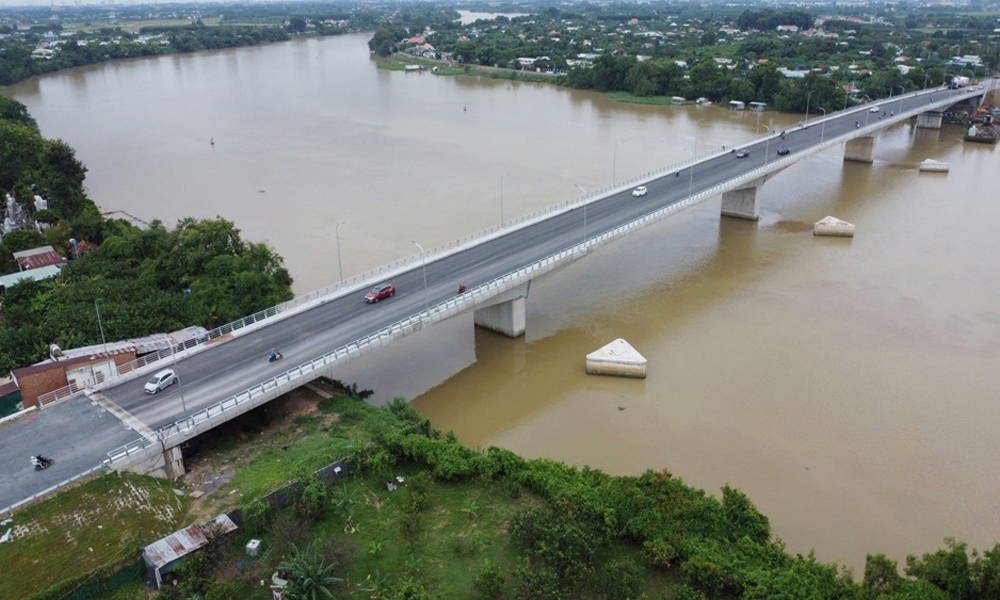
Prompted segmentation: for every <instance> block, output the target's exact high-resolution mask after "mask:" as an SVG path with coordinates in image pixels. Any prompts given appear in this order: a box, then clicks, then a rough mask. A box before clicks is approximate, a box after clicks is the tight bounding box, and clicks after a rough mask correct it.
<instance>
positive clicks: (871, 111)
mask: <svg viewBox="0 0 1000 600" xmlns="http://www.w3.org/2000/svg"><path fill="white" fill-rule="evenodd" d="M881 110H882V109H881V108H879V107H877V106H873V107H871V108H869V109H868V112H870V113H877V112H879V111H881Z"/></svg>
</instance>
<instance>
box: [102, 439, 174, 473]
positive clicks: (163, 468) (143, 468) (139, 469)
mask: <svg viewBox="0 0 1000 600" xmlns="http://www.w3.org/2000/svg"><path fill="white" fill-rule="evenodd" d="M157 446H159V444H154V445H152V446H148V447H147V448H146V450H145V451H144V452H142V453H140V454H141V457H123V458H122V459H120V460H115V461H112V462H111V464H110V465H109V466H110V467H111V468H112V469H113V470H115V471H131V472H133V473H139V474H141V475H152V476H153V477H159V478H161V479H177V478H178V477H180V476H181V475H183V474H184V473H185V472H186V471H185V469H184V455H183V454H182V453H181V448H180V446H174V447H173V448H167V449H166V450H163V451H159V448H157ZM160 447H161V448H162V446H160Z"/></svg>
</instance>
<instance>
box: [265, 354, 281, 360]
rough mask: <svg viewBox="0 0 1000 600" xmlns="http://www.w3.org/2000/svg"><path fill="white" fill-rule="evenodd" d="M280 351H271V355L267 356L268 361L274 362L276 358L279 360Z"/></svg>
mask: <svg viewBox="0 0 1000 600" xmlns="http://www.w3.org/2000/svg"><path fill="white" fill-rule="evenodd" d="M281 358H282V356H281V352H272V353H271V356H269V357H268V359H267V360H268V362H274V361H276V360H281Z"/></svg>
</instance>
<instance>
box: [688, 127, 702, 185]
mask: <svg viewBox="0 0 1000 600" xmlns="http://www.w3.org/2000/svg"><path fill="white" fill-rule="evenodd" d="M704 120H705V119H698V126H696V127H695V129H694V152H691V169H690V171H689V172H688V198H690V197H691V196H693V195H694V161H695V159H696V158H697V157H698V131H699V130H700V129H701V122H702V121H704Z"/></svg>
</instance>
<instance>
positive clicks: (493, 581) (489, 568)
mask: <svg viewBox="0 0 1000 600" xmlns="http://www.w3.org/2000/svg"><path fill="white" fill-rule="evenodd" d="M503 583H504V574H503V569H501V568H500V567H498V566H496V565H494V564H493V563H492V562H490V559H488V558H486V559H483V564H482V565H480V567H479V570H478V571H477V572H476V576H475V578H474V579H473V580H472V584H473V585H474V586H475V588H476V591H477V592H479V595H480V596H482V597H483V598H484V599H485V600H494V599H496V598H499V597H500V594H501V593H502V592H503Z"/></svg>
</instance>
